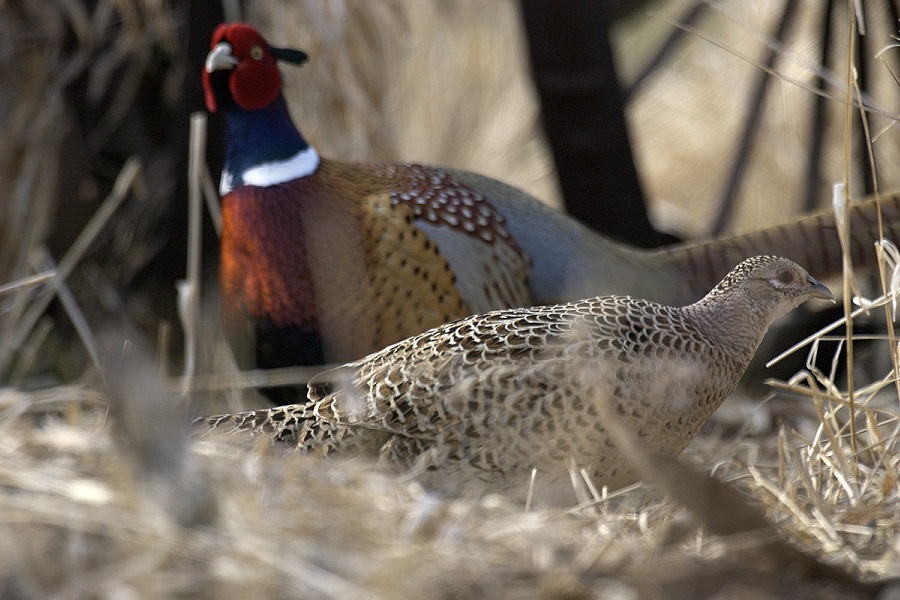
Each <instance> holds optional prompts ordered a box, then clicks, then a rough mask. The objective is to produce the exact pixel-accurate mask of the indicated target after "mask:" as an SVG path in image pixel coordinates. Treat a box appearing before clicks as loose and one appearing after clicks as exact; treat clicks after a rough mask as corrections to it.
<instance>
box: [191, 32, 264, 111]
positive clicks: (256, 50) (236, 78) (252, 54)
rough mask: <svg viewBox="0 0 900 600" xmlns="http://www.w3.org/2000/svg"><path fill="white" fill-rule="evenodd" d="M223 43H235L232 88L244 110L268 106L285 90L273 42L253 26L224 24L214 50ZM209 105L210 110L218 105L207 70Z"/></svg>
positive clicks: (230, 88) (231, 78)
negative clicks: (236, 61)
mask: <svg viewBox="0 0 900 600" xmlns="http://www.w3.org/2000/svg"><path fill="white" fill-rule="evenodd" d="M221 42H227V43H228V44H230V45H231V48H232V55H233V56H234V57H235V58H236V59H237V60H238V64H237V65H235V66H234V68H233V69H232V70H231V72H230V73H229V75H228V89H229V91H230V92H231V96H232V98H233V99H234V102H235V104H237V105H238V106H239V107H241V108H243V109H244V110H259V109H261V108H265V107H266V106H268V105H269V104H271V103H272V101H274V100H275V98H277V97H278V93H279V91H280V90H281V74H280V73H279V72H278V67H277V64H276V59H275V57H274V56H273V55H272V51H271V49H270V48H269V45H268V44H267V43H266V41H265V40H264V39H263V38H262V36H261V35H259V33H258V32H257V31H256V30H255V29H254V28H253V27H251V26H249V25H246V24H244V23H233V24H223V25H219V27H217V28H216V31H215V33H214V34H213V37H212V43H211V44H210V49H213V48H215V47H216V45H217V44H219V43H221ZM203 88H204V92H205V95H206V107H207V109H208V110H209V111H210V112H215V111H216V109H217V108H218V105H217V104H218V103H217V102H216V98H215V94H214V92H213V89H212V85H211V83H210V73H209V72H208V71H207V70H206V69H204V70H203Z"/></svg>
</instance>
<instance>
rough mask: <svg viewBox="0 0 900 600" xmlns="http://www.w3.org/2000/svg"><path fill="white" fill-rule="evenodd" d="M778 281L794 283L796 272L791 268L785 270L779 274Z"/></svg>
mask: <svg viewBox="0 0 900 600" xmlns="http://www.w3.org/2000/svg"><path fill="white" fill-rule="evenodd" d="M778 281H779V282H780V283H784V284H788V283H793V282H794V274H793V273H792V272H791V271H789V270H784V271H782V272H781V273H779V274H778Z"/></svg>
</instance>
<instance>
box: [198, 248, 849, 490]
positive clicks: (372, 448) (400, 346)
mask: <svg viewBox="0 0 900 600" xmlns="http://www.w3.org/2000/svg"><path fill="white" fill-rule="evenodd" d="M813 297H817V298H831V293H830V292H829V291H828V290H827V288H825V286H823V285H822V284H821V283H818V282H817V281H816V280H815V279H813V278H812V277H810V276H809V275H808V274H807V273H806V272H805V271H804V270H803V269H802V268H801V267H799V266H798V265H796V264H795V263H793V262H791V261H789V260H787V259H784V258H778V257H768V256H766V257H756V258H752V259H748V260H746V261H744V262H742V263H741V264H740V265H738V266H737V267H736V268H735V269H734V270H733V271H732V272H731V273H730V274H729V275H728V276H727V277H726V278H725V279H724V280H723V281H722V282H721V283H720V284H719V285H717V286H716V287H715V288H714V289H713V290H712V291H711V292H709V293H708V294H707V295H706V296H705V297H704V298H703V299H701V300H700V301H698V302H696V303H694V304H691V305H688V306H685V307H680V308H675V307H669V306H663V305H660V304H657V303H653V302H650V301H647V300H642V299H638V298H632V297H628V296H606V297H598V298H593V299H588V300H582V301H579V302H573V303H568V304H560V305H554V306H543V307H535V308H528V309H512V310H504V311H496V312H491V313H487V314H483V315H476V316H473V317H468V318H465V319H461V320H459V321H455V322H453V323H449V324H446V325H442V326H440V327H437V328H435V329H432V330H430V331H427V332H425V333H423V334H421V335H417V336H414V337H411V338H408V339H406V340H403V341H401V342H398V343H396V344H394V345H392V346H389V347H387V348H385V349H384V350H382V351H380V352H377V353H375V354H372V355H370V356H368V357H366V358H364V359H363V360H360V361H357V362H352V363H349V364H347V365H344V366H343V367H340V368H338V369H335V370H332V371H328V372H326V373H323V374H321V375H319V376H317V377H316V378H314V379H313V380H312V381H310V383H309V391H308V401H307V402H304V403H302V404H297V405H291V406H285V407H278V408H275V409H269V410H263V411H255V412H250V413H241V414H236V415H223V416H219V417H210V418H207V419H206V420H204V421H203V423H204V424H205V426H206V427H208V428H212V429H219V430H225V431H231V430H242V431H250V432H253V433H257V434H265V435H268V436H271V437H272V438H273V439H277V440H280V441H282V442H287V443H290V444H293V445H296V446H298V447H300V448H301V449H303V450H305V451H313V452H317V453H321V454H326V455H327V454H332V453H335V452H339V453H341V454H346V455H356V454H360V453H362V454H369V455H373V456H378V457H379V458H380V459H381V461H382V462H384V463H387V464H391V465H396V466H400V467H402V468H411V467H415V468H417V469H425V470H428V469H432V470H435V471H437V472H439V474H440V475H439V478H443V477H444V476H445V475H446V474H448V473H453V474H462V476H463V477H465V478H466V479H476V478H477V479H481V480H485V481H488V482H503V483H511V484H512V485H519V486H521V485H523V484H524V482H525V481H527V479H528V477H529V475H530V473H531V471H532V469H537V471H538V472H539V473H556V474H559V473H560V472H561V469H562V467H563V465H564V464H565V463H566V462H567V461H574V462H575V463H576V464H578V465H580V466H583V467H586V468H588V469H589V471H590V473H591V474H592V475H593V476H594V477H595V478H596V479H597V481H598V482H599V483H601V484H604V485H610V486H621V485H624V484H627V483H629V482H631V481H633V480H634V479H635V473H634V472H633V471H632V470H631V468H630V465H629V464H628V461H627V460H626V459H625V458H624V457H622V456H621V455H620V454H619V453H618V452H617V450H616V448H615V446H614V444H613V442H612V440H611V439H610V438H609V437H608V435H607V432H606V430H605V428H604V415H608V414H609V413H608V412H606V411H608V410H610V409H611V410H612V411H613V414H614V415H615V416H616V418H617V419H618V420H620V421H621V423H622V425H623V426H626V427H628V428H629V429H631V430H632V431H634V432H635V433H636V434H637V435H638V436H639V438H640V439H641V440H642V441H643V442H644V443H645V445H646V447H647V448H648V449H651V450H655V451H659V452H665V453H668V454H678V453H680V452H681V451H682V450H683V449H684V448H685V446H686V445H687V444H688V443H689V442H690V441H691V439H693V437H694V435H695V434H696V433H697V430H698V429H699V427H700V425H702V423H703V422H704V421H705V420H706V419H707V418H708V417H709V415H710V414H712V412H713V411H714V410H715V409H716V408H717V407H718V406H719V405H720V404H721V402H722V401H723V400H724V399H725V398H726V397H727V396H728V394H730V393H731V391H732V390H733V389H734V387H735V385H736V384H737V382H738V380H739V379H740V377H741V375H742V374H743V372H744V369H745V368H746V367H747V364H748V363H749V362H750V359H751V358H752V357H753V353H754V351H755V350H756V348H757V346H758V345H759V342H760V341H761V339H762V336H763V335H764V333H765V331H766V329H767V328H768V326H769V325H770V324H771V323H772V322H773V321H774V320H776V319H778V318H779V317H781V316H783V315H784V314H786V313H787V312H788V311H790V310H791V309H793V308H794V307H796V306H797V305H799V304H800V303H802V302H804V301H805V300H807V299H809V298H813Z"/></svg>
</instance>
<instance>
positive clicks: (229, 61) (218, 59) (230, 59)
mask: <svg viewBox="0 0 900 600" xmlns="http://www.w3.org/2000/svg"><path fill="white" fill-rule="evenodd" d="M239 62H240V61H238V59H237V58H235V57H234V55H233V54H232V53H231V44H229V43H228V42H219V43H218V44H216V45H215V46H214V47H213V49H212V50H210V51H209V54H207V55H206V72H207V73H213V72H214V71H220V70H222V69H233V68H235V67H236V66H237V65H238V63H239Z"/></svg>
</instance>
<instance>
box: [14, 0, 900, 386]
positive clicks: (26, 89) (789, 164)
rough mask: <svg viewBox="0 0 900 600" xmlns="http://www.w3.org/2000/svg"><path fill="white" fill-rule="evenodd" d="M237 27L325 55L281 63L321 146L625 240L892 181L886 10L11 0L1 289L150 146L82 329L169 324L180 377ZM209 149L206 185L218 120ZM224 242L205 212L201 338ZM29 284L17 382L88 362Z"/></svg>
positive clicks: (899, 101) (740, 219)
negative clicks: (178, 288) (515, 198)
mask: <svg viewBox="0 0 900 600" xmlns="http://www.w3.org/2000/svg"><path fill="white" fill-rule="evenodd" d="M848 10H849V11H853V13H854V15H853V18H854V19H855V21H856V23H857V24H858V31H857V32H855V33H854V32H851V31H850V30H849V29H848V22H849V19H848V16H849V14H848ZM235 18H240V19H242V20H246V21H248V22H250V23H252V24H254V25H255V26H257V27H258V28H259V29H260V30H261V31H262V32H263V34H264V35H265V36H266V37H267V39H268V40H269V41H270V42H271V43H273V44H274V45H280V46H289V47H295V48H300V49H303V50H304V51H306V52H307V53H308V54H309V55H310V58H311V60H310V61H309V62H308V63H307V64H306V65H304V66H303V67H302V68H294V67H291V66H284V67H283V68H282V73H283V75H284V80H285V86H286V89H285V94H286V96H287V101H288V105H289V106H290V107H291V111H292V113H293V116H294V118H295V121H296V122H297V124H298V126H299V127H300V129H301V130H302V131H303V132H304V134H305V135H306V137H307V139H308V140H309V141H310V142H311V143H312V144H313V145H314V146H315V147H316V148H317V149H318V151H319V152H320V154H322V155H324V156H328V157H331V158H342V159H345V160H360V161H369V160H373V161H377V160H401V161H415V162H421V163H431V164H438V165H447V166H453V167H460V168H465V169H470V170H473V171H478V172H480V173H484V174H486V175H489V176H492V177H495V178H498V179H500V180H503V181H505V182H508V183H511V184H513V185H516V186H518V187H521V188H522V189H525V190H527V191H529V192H530V193H532V194H533V195H535V196H536V197H538V198H540V199H541V200H543V201H546V202H547V203H549V204H551V205H553V206H556V207H558V208H561V209H566V210H569V211H571V212H572V213H573V214H575V215H577V216H579V218H582V219H583V220H584V221H586V222H587V223H588V224H589V225H591V226H592V227H594V228H596V229H598V230H600V231H604V232H606V233H608V234H609V235H612V236H615V237H618V238H619V239H624V240H626V241H627V242H629V243H633V244H636V245H642V246H648V245H651V246H652V245H659V244H663V243H667V242H669V241H672V240H674V239H676V238H680V239H693V238H703V237H709V236H712V235H716V234H719V233H722V232H726V231H733V230H741V229H747V228H756V227H760V226H763V225H766V224H770V223H774V222H777V221H782V220H784V219H786V218H789V217H790V216H791V215H793V214H796V213H798V212H802V211H805V210H811V209H813V208H816V207H821V206H827V205H828V203H829V200H830V198H831V186H832V184H833V183H835V182H837V181H840V180H841V179H842V178H843V176H844V173H845V171H846V170H847V169H849V172H850V182H851V188H852V194H853V195H854V196H855V197H858V196H862V195H865V194H868V193H871V192H873V191H875V189H876V187H877V188H878V189H881V190H896V189H897V188H898V187H900V172H898V169H897V168H896V165H898V164H900V156H898V151H900V134H898V130H897V127H895V126H893V124H894V121H893V118H894V117H896V116H897V115H900V93H898V89H900V88H898V81H897V74H898V73H900V68H898V57H900V51H898V49H897V48H891V47H890V45H891V44H897V40H896V38H894V37H892V36H896V35H897V32H898V29H897V28H898V3H897V2H895V1H893V0H858V1H857V2H834V1H831V0H778V1H774V0H773V1H771V2H753V1H740V0H726V1H721V2H696V1H692V0H660V1H652V2H635V3H628V2H621V3H617V2H595V1H587V0H586V1H582V2H576V1H574V0H572V1H566V2H553V3H544V2H537V1H530V0H522V1H521V2H520V1H519V0H492V1H490V2H485V1H484V0H434V1H431V2H420V1H417V0H379V1H374V2H373V1H370V0H355V1H354V0H292V1H291V2H286V1H285V2H278V1H273V0H265V1H257V2H244V3H238V2H224V3H223V5H218V4H216V3H199V2H176V1H173V2H166V1H163V0H119V1H116V2H109V1H107V2H104V1H94V2H81V1H79V0H72V1H68V2H59V1H57V0H28V1H19V2H6V3H3V5H2V7H0V53H2V55H0V127H2V140H3V144H2V146H0V194H2V196H0V198H2V199H0V228H2V234H0V282H11V281H16V280H18V279H20V278H23V277H28V276H30V275H33V274H35V273H39V272H41V271H43V270H45V269H48V268H50V267H52V265H53V264H54V262H53V261H55V262H59V261H61V260H62V259H63V257H64V256H65V255H66V253H67V252H68V251H69V249H70V248H71V247H72V245H73V243H74V242H75V240H76V239H77V238H78V236H79V235H81V234H82V232H83V231H84V228H85V226H86V224H87V223H88V222H89V220H90V219H91V217H92V215H94V214H95V212H96V211H97V210H98V208H99V207H100V206H101V204H102V202H103V200H104V199H105V198H106V197H107V195H108V194H109V193H110V191H111V189H112V186H113V182H114V181H115V179H116V177H117V176H118V175H119V174H120V172H121V170H122V167H123V165H124V164H125V162H126V160H128V159H129V157H134V156H136V157H139V158H140V160H141V163H142V165H143V171H142V174H141V177H140V178H139V179H140V185H138V186H137V187H136V189H135V190H134V191H133V192H132V193H130V194H129V195H128V197H127V199H126V200H125V202H124V203H123V205H122V207H121V208H120V209H118V210H117V211H116V212H115V214H114V215H113V216H112V218H111V219H110V221H109V222H108V223H107V224H106V225H105V226H104V227H103V228H102V229H101V230H100V232H99V234H98V235H97V236H96V237H95V238H94V239H93V240H92V241H91V243H90V244H89V245H88V247H87V249H86V252H85V254H84V256H83V257H81V258H80V259H79V260H78V261H76V262H75V263H74V264H73V265H72V266H73V268H72V271H71V273H70V274H68V276H67V277H66V280H65V282H66V284H67V287H68V290H70V291H71V298H72V299H73V300H74V301H75V303H76V304H77V306H79V307H80V308H81V310H82V311H83V312H84V314H85V320H86V322H87V324H88V325H89V326H90V327H99V326H101V325H102V324H103V323H106V322H108V321H109V320H110V319H116V320H119V319H125V320H127V321H129V322H131V323H133V324H136V325H137V326H139V327H140V328H141V329H142V330H143V331H144V332H145V333H146V335H147V336H148V337H149V338H150V339H151V340H152V339H156V338H157V336H158V332H159V331H160V325H161V323H169V324H170V325H171V330H170V331H171V336H170V338H169V339H170V340H171V342H170V344H169V345H168V346H167V347H168V348H170V349H171V351H170V352H169V355H170V356H169V358H170V359H171V362H172V368H173V369H174V370H175V371H176V372H177V371H178V370H179V369H180V366H179V365H180V362H179V361H180V359H179V351H180V342H179V340H178V338H179V328H178V325H177V323H178V320H177V315H176V311H175V282H176V281H177V280H179V279H182V278H184V276H185V263H186V248H187V239H186V231H187V226H186V221H187V201H186V198H187V177H188V166H187V153H188V129H189V127H188V123H189V115H190V114H191V113H192V112H194V111H201V110H204V106H203V96H202V90H201V88H200V69H201V65H202V61H203V58H204V57H205V54H206V52H207V50H208V44H209V38H210V35H211V33H212V30H213V28H214V27H215V25H217V24H218V23H219V22H221V21H222V20H226V19H227V20H232V19H235ZM851 40H852V43H853V45H854V56H855V61H854V62H855V65H856V69H857V76H858V82H859V87H860V90H861V92H862V97H863V99H864V101H865V105H866V107H867V109H868V110H867V113H866V114H867V116H868V123H867V127H868V135H866V133H865V130H864V129H863V127H862V121H861V119H860V117H859V114H860V113H859V111H858V110H854V111H853V112H852V123H851V125H852V134H851V135H850V136H849V137H847V136H845V114H846V111H845V105H844V103H843V102H844V98H845V97H846V93H847V92H846V89H845V87H844V83H843V82H845V81H846V73H847V58H848V56H849V54H850V53H849V52H848V42H849V41H851ZM542 109H543V110H542ZM866 139H870V140H873V141H872V143H871V150H872V152H873V154H871V155H870V154H869V151H868V149H867V144H866ZM207 143H208V152H207V158H208V162H209V165H210V170H211V172H212V174H213V178H214V179H216V180H217V177H218V169H219V168H220V163H221V155H222V150H223V148H224V131H223V123H222V120H221V117H219V116H213V117H211V119H210V123H209V139H208V142H207ZM848 144H849V146H848ZM847 148H849V154H848V152H847ZM848 155H849V156H850V157H851V158H850V159H849V160H847V158H846V157H847V156H848ZM873 161H874V168H873ZM873 174H874V175H873ZM647 215H649V219H648V218H647ZM216 248H217V240H216V238H215V233H214V231H213V229H212V227H211V226H210V222H209V219H208V218H206V217H205V218H204V237H203V252H204V259H203V261H204V262H203V264H204V273H205V275H206V276H205V278H204V290H203V291H204V302H205V303H206V306H208V307H210V309H209V310H208V311H205V312H204V314H205V315H207V317H208V319H207V321H208V322H207V324H206V326H207V327H208V328H209V329H210V333H209V335H210V336H214V335H217V334H215V332H214V329H215V322H216V319H215V317H214V312H215V308H214V307H215V306H216V299H215V283H216V266H217V265H216V263H217V257H216ZM39 290H40V287H39V286H38V287H34V288H27V291H26V290H25V289H24V288H22V289H18V290H17V291H16V292H15V293H6V294H5V295H4V296H3V297H0V300H2V301H3V302H4V304H3V307H4V310H3V312H2V314H0V348H2V349H3V352H0V371H2V372H3V373H4V374H5V375H4V377H5V378H6V380H8V381H10V380H11V381H13V382H17V383H20V382H21V381H24V380H25V374H31V375H34V374H41V375H42V376H43V377H44V378H45V379H44V380H46V378H50V379H51V380H54V381H59V380H63V381H66V380H71V379H73V378H75V377H78V376H79V375H80V374H81V373H82V372H83V369H84V367H85V366H86V364H87V356H86V352H85V350H84V346H83V345H82V344H81V343H80V342H79V341H78V338H77V336H76V335H75V330H74V329H73V327H72V325H71V321H72V318H71V314H70V311H68V312H67V310H66V309H65V307H64V306H61V305H60V302H59V301H58V300H55V301H53V303H51V305H50V308H49V311H48V312H46V313H43V312H42V313H41V315H40V316H39V318H38V319H37V320H36V321H35V324H34V325H28V326H26V327H24V328H23V325H22V323H23V315H24V314H26V313H27V310H28V307H29V306H30V305H31V302H33V301H34V297H35V294H37V293H39ZM207 339H208V340H213V341H212V342H211V343H210V344H209V346H210V347H216V348H218V347H220V346H221V344H218V343H217V342H215V341H214V340H216V339H217V338H215V337H208V338H207ZM225 352H227V350H226V351H225ZM17 378H18V379H17Z"/></svg>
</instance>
